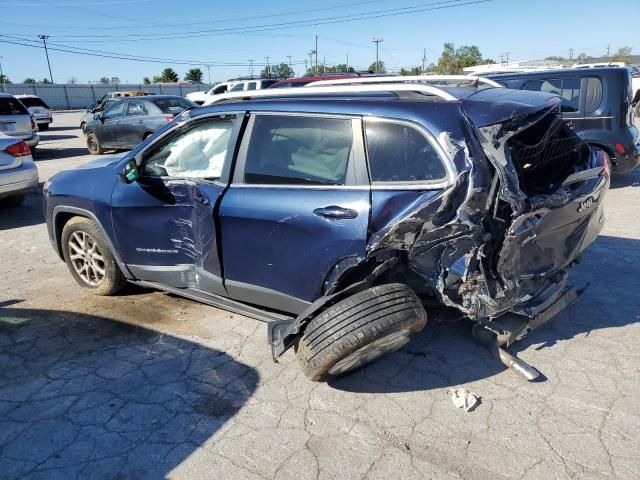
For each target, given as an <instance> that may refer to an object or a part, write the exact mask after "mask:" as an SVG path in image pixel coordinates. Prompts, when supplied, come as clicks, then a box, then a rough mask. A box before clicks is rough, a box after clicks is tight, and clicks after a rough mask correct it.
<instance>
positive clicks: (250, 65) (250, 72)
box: [249, 58, 253, 78]
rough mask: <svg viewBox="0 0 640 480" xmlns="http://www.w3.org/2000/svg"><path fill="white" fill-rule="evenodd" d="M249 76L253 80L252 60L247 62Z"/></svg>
mask: <svg viewBox="0 0 640 480" xmlns="http://www.w3.org/2000/svg"><path fill="white" fill-rule="evenodd" d="M249 76H250V77H251V78H253V58H252V59H250V60H249Z"/></svg>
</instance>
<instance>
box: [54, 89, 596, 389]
mask: <svg viewBox="0 0 640 480" xmlns="http://www.w3.org/2000/svg"><path fill="white" fill-rule="evenodd" d="M474 85H475V84H474ZM383 90H384V91H383ZM325 91H329V92H332V93H331V94H325V93H323V92H325ZM262 92H263V93H259V92H255V94H254V95H255V97H256V98H255V99H253V100H250V101H243V100H240V101H233V102H223V103H217V104H215V105H212V106H209V107H203V108H197V109H194V110H191V111H186V112H184V113H182V114H180V115H179V116H178V117H177V118H176V119H175V120H174V121H173V122H171V123H170V124H167V125H165V126H163V127H162V128H161V129H160V130H159V131H158V132H157V133H155V134H154V135H152V136H151V137H149V138H148V139H147V140H146V141H145V142H143V143H142V144H141V145H139V146H138V147H137V148H136V149H134V150H133V151H131V152H130V153H128V154H127V155H125V156H124V157H112V158H111V159H108V158H105V159H101V160H100V161H97V162H93V163H89V164H88V165H86V166H84V167H83V168H79V169H75V170H68V171H64V172H61V173H58V174H57V175H55V176H54V177H52V178H51V179H50V180H49V182H47V183H46V184H45V187H44V201H45V216H46V221H47V228H48V232H49V236H50V239H51V243H52V245H53V248H54V250H55V251H56V253H57V254H58V255H59V256H60V258H62V259H64V261H65V262H66V263H67V266H68V268H69V270H70V272H71V275H73V277H74V278H75V279H76V281H77V282H78V283H79V284H80V285H81V286H83V287H86V288H89V289H91V290H92V291H93V292H95V293H96V294H99V295H108V294H113V293H115V292H117V291H118V290H120V289H121V288H122V287H123V286H124V284H125V282H126V281H129V282H135V283H138V284H140V285H144V286H148V287H152V288H160V289H164V290H167V291H170V292H173V293H177V294H180V295H184V296H187V297H189V298H192V299H197V300H200V301H203V302H206V303H209V304H212V305H216V306H219V307H222V308H225V309H228V310H231V311H235V312H240V313H243V314H246V315H249V316H252V317H255V318H260V319H262V320H267V321H269V322H270V323H269V338H270V342H271V345H272V348H273V352H274V358H277V357H278V356H280V355H282V353H283V352H284V351H286V350H287V349H289V348H295V350H296V353H297V356H298V359H299V362H300V365H301V366H302V368H303V371H304V373H305V374H306V375H307V376H308V377H309V378H311V379H313V380H323V379H328V378H331V377H336V376H340V375H344V374H346V373H349V372H352V371H354V370H355V369H357V368H359V367H360V366H362V365H365V364H367V363H368V362H371V361H372V360H374V359H376V358H377V357H379V356H380V355H382V354H383V353H385V352H388V351H393V350H396V349H398V348H400V347H401V346H403V345H404V344H406V343H407V342H408V341H409V337H410V336H411V334H413V333H414V332H416V331H418V330H420V329H422V328H423V327H424V326H425V324H426V321H427V314H426V311H425V308H424V306H423V305H428V307H427V308H428V309H429V310H430V311H433V310H432V309H433V308H435V307H436V306H438V305H440V306H442V305H444V306H446V307H450V308H452V309H455V310H456V311H457V312H458V313H459V314H460V315H462V316H464V317H466V318H468V319H470V320H473V321H474V322H476V327H477V328H475V330H474V331H475V332H476V336H477V338H479V339H480V340H481V341H483V342H484V343H486V344H487V345H489V346H490V347H491V348H492V349H493V351H494V353H495V354H496V355H497V356H498V357H499V358H500V359H501V360H502V361H503V363H504V364H506V365H508V366H509V367H511V368H513V369H514V370H516V371H517V372H518V373H521V374H522V375H523V376H524V377H525V378H527V379H533V378H535V377H536V376H537V372H536V371H535V370H534V369H532V368H531V367H529V366H528V365H526V364H524V362H522V361H520V360H519V359H517V358H514V357H513V356H511V355H509V354H508V353H507V352H506V350H504V349H503V348H501V347H503V346H508V345H509V344H510V343H511V342H513V341H514V340H515V339H517V338H520V337H521V336H523V335H524V334H525V333H526V332H528V331H529V330H531V329H533V328H535V327H537V326H539V325H541V324H542V323H544V322H546V321H547V320H549V319H550V318H552V317H553V316H554V315H555V314H556V313H557V312H559V311H560V310H562V308H564V307H565V306H566V305H568V304H570V303H571V302H573V301H574V300H575V299H576V298H577V297H578V295H579V293H580V290H578V289H576V288H573V287H571V286H570V285H569V284H568V280H567V278H568V270H569V269H570V268H571V266H572V265H573V264H574V263H575V262H576V261H577V260H578V258H579V256H580V254H581V252H582V251H583V250H584V249H585V248H586V247H587V246H588V245H589V244H590V243H591V242H592V241H593V240H594V239H595V238H596V237H597V235H598V233H599V232H600V230H601V228H602V226H603V221H604V212H603V210H604V204H603V198H604V195H605V193H606V191H607V189H608V186H609V180H608V168H607V164H606V162H605V161H604V157H603V156H602V155H601V154H600V153H599V152H598V151H597V150H595V149H592V148H590V147H589V146H587V145H586V144H585V143H584V142H583V141H582V140H581V139H580V138H579V137H577V136H576V135H575V133H574V132H573V131H572V130H571V129H570V128H569V127H567V126H566V125H565V123H564V122H563V121H562V119H561V118H560V116H559V100H558V99H557V98H556V97H555V96H552V95H547V94H543V93H538V92H523V91H517V90H508V89H504V88H494V87H491V88H484V87H478V86H477V85H475V86H467V87H452V88H446V87H441V88H437V87H433V86H423V85H422V86H420V85H415V84H412V85H407V84H404V85H400V86H394V85H384V86H383V85H373V86H366V85H361V86H350V87H331V88H328V89H327V88H324V87H315V88H309V89H283V90H264V91H262ZM269 92H270V93H269ZM265 96H266V97H269V96H274V98H260V97H265ZM131 101H132V100H129V102H131ZM505 319H506V320H505Z"/></svg>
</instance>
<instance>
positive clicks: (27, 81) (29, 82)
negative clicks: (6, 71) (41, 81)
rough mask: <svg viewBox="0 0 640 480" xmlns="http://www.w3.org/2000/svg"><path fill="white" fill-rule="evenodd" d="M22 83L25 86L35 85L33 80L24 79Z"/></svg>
mask: <svg viewBox="0 0 640 480" xmlns="http://www.w3.org/2000/svg"><path fill="white" fill-rule="evenodd" d="M22 83H24V84H25V85H35V84H36V81H35V80H34V79H33V78H25V79H24V80H23V81H22Z"/></svg>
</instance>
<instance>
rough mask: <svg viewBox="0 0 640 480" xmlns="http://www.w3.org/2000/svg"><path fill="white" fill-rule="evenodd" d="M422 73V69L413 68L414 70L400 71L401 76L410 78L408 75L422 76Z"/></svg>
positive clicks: (404, 69)
mask: <svg viewBox="0 0 640 480" xmlns="http://www.w3.org/2000/svg"><path fill="white" fill-rule="evenodd" d="M421 73H422V70H421V69H420V67H413V68H409V69H406V68H404V67H403V68H401V69H400V75H402V76H408V75H420V74H421Z"/></svg>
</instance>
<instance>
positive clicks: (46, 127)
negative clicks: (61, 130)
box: [38, 123, 49, 132]
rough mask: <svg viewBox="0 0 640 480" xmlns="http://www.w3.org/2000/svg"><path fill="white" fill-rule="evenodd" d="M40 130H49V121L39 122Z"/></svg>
mask: <svg viewBox="0 0 640 480" xmlns="http://www.w3.org/2000/svg"><path fill="white" fill-rule="evenodd" d="M38 130H40V131H42V132H44V131H45V130H49V124H48V123H39V124H38Z"/></svg>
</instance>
